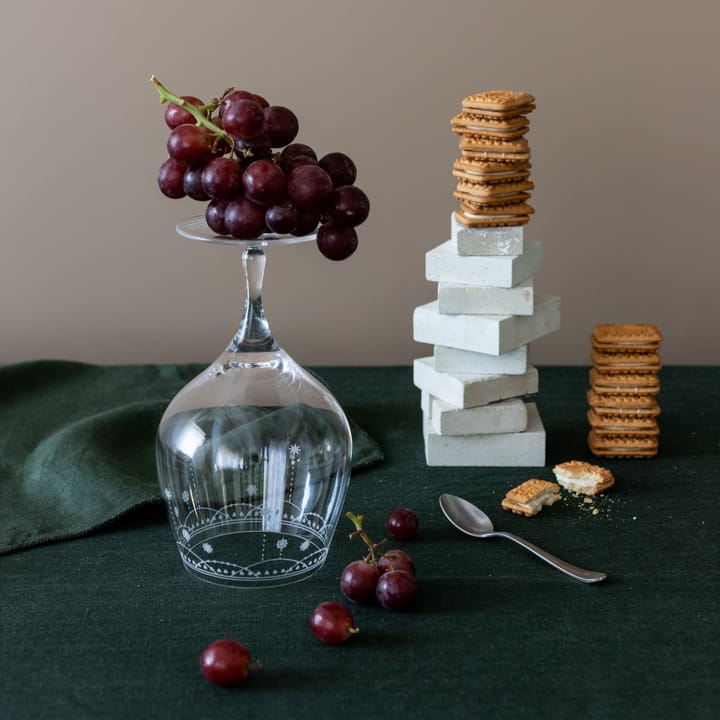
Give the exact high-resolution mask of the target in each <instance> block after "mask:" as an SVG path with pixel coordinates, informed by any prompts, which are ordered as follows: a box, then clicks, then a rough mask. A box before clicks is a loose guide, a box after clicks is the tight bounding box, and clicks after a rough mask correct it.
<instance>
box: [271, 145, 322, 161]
mask: <svg viewBox="0 0 720 720" xmlns="http://www.w3.org/2000/svg"><path fill="white" fill-rule="evenodd" d="M296 155H307V156H308V157H311V158H312V159H313V160H316V161H317V153H316V152H315V151H314V150H313V149H312V148H311V147H310V146H309V145H305V144H304V143H291V144H290V145H288V146H287V147H286V148H285V149H284V150H283V151H282V152H281V153H280V161H281V162H286V161H288V160H292V159H293V158H294V157H295V156H296Z"/></svg>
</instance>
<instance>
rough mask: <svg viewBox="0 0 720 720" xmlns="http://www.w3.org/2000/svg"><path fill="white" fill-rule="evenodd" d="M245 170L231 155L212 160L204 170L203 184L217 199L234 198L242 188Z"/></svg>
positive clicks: (211, 195)
mask: <svg viewBox="0 0 720 720" xmlns="http://www.w3.org/2000/svg"><path fill="white" fill-rule="evenodd" d="M242 179H243V170H242V168H241V167H240V164H239V163H238V162H237V161H236V160H233V159H232V158H229V157H220V158H215V159H214V160H211V161H210V162H209V163H208V164H207V165H206V166H205V168H204V170H203V171H202V186H203V189H204V190H205V192H206V193H207V194H208V195H209V196H210V197H211V198H214V199H215V200H232V199H233V198H234V197H237V196H238V195H239V194H240V192H241V190H242Z"/></svg>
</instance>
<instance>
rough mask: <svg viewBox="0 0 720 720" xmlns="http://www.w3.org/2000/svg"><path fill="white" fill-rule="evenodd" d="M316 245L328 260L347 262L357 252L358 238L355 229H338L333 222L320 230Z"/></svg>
mask: <svg viewBox="0 0 720 720" xmlns="http://www.w3.org/2000/svg"><path fill="white" fill-rule="evenodd" d="M300 169H302V168H300ZM316 243H317V246H318V250H320V252H321V253H322V254H323V255H324V256H325V257H326V258H328V260H345V259H346V258H349V257H350V256H351V255H352V254H353V253H354V252H355V250H357V246H358V236H357V232H356V231H355V228H351V227H349V228H343V227H338V226H337V225H335V224H334V223H333V222H327V223H325V224H324V225H321V226H320V228H319V229H318V233H317V240H316Z"/></svg>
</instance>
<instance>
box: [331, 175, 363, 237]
mask: <svg viewBox="0 0 720 720" xmlns="http://www.w3.org/2000/svg"><path fill="white" fill-rule="evenodd" d="M327 213H328V215H329V216H330V218H331V219H332V220H333V222H334V223H335V224H336V225H339V226H340V227H357V226H358V225H360V224H361V223H363V222H365V220H367V216H368V215H369V214H370V201H369V200H368V196H367V195H366V194H365V193H364V192H363V191H362V190H361V189H360V188H359V187H357V186H356V185H343V186H342V187H339V188H336V189H335V190H333V191H332V193H330V198H329V199H328V206H327Z"/></svg>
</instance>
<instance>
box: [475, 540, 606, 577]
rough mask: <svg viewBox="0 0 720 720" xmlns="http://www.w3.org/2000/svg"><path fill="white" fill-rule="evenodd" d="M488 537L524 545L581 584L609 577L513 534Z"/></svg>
mask: <svg viewBox="0 0 720 720" xmlns="http://www.w3.org/2000/svg"><path fill="white" fill-rule="evenodd" d="M488 535H493V536H495V537H504V538H507V539H508V540H512V541H513V542H516V543H517V544H518V545H522V546H523V547H524V548H525V549H527V550H529V551H530V552H531V553H533V554H534V555H537V556H538V557H539V558H540V559H541V560H544V561H545V562H546V563H548V564H550V565H552V566H553V567H554V568H556V569H557V570H560V572H564V573H565V574H566V575H569V576H570V577H571V578H575V580H580V582H584V583H594V582H600V581H601V580H604V579H605V578H606V577H607V575H606V574H605V573H602V572H595V571H594V570H585V569H584V568H581V567H577V566H576V565H571V564H570V563H569V562H565V561H564V560H561V559H560V558H557V557H555V556H554V555H551V554H550V553H549V552H547V551H546V550H543V549H542V548H539V547H538V546H537V545H533V544H532V543H531V542H528V541H527V540H524V539H523V538H521V537H519V536H517V535H513V534H512V533H509V532H502V531H496V532H492V533H488Z"/></svg>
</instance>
